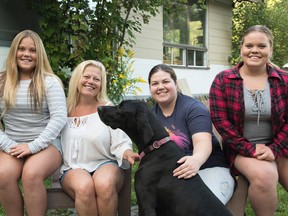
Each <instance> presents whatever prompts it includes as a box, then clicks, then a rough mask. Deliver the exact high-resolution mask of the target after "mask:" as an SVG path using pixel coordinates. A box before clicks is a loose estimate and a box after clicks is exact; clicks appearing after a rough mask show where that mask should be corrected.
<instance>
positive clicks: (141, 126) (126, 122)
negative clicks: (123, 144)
mask: <svg viewBox="0 0 288 216" xmlns="http://www.w3.org/2000/svg"><path fill="white" fill-rule="evenodd" d="M98 114H99V116H100V118H101V120H102V121H103V122H104V124H106V125H108V126H110V127H112V128H113V129H116V128H120V129H121V130H123V131H124V132H125V133H126V134H127V135H128V136H129V137H130V138H131V139H132V140H133V142H134V143H135V144H136V145H137V147H138V150H140V151H141V150H142V149H143V148H144V147H145V146H146V145H148V144H149V143H150V142H152V141H154V139H155V140H157V138H158V137H159V136H161V135H163V133H164V135H163V136H167V132H166V131H165V129H164V128H163V126H162V125H161V123H160V121H159V120H157V116H156V115H155V114H154V113H153V112H152V111H151V110H150V109H149V108H148V107H147V105H146V103H145V102H143V101H140V100H124V101H122V102H121V103H120V104H119V105H118V106H102V107H99V108H98ZM157 128H158V129H157ZM156 129H157V134H155V133H154V132H155V130H156ZM163 130H164V132H163ZM161 131H162V134H161ZM158 132H160V133H158ZM160 138H162V137H160Z"/></svg>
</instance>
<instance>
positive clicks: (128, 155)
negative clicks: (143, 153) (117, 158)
mask: <svg viewBox="0 0 288 216" xmlns="http://www.w3.org/2000/svg"><path fill="white" fill-rule="evenodd" d="M123 158H124V159H125V160H128V161H129V163H130V164H131V165H133V164H134V163H135V161H139V160H140V157H139V154H137V153H135V152H133V151H132V150H130V149H127V150H126V151H125V152H124V154H123Z"/></svg>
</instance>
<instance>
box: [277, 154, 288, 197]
mask: <svg viewBox="0 0 288 216" xmlns="http://www.w3.org/2000/svg"><path fill="white" fill-rule="evenodd" d="M276 163H277V166H278V173H279V182H280V184H281V185H282V186H283V187H284V188H285V190H286V191H287V192H288V171H287V170H288V158H287V157H281V158H279V159H277V161H276Z"/></svg>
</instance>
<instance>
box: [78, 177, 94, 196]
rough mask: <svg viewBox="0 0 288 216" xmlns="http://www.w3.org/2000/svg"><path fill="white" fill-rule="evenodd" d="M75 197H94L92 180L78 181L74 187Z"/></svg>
mask: <svg viewBox="0 0 288 216" xmlns="http://www.w3.org/2000/svg"><path fill="white" fill-rule="evenodd" d="M74 193H75V195H76V198H79V199H82V200H83V199H84V200H87V199H89V198H90V197H92V196H93V197H95V187H94V184H93V181H92V179H91V181H85V182H79V184H77V185H76V186H75V188H74Z"/></svg>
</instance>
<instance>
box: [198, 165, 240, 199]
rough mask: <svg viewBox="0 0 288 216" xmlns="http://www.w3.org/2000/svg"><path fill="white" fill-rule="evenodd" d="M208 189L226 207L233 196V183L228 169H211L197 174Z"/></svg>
mask: <svg viewBox="0 0 288 216" xmlns="http://www.w3.org/2000/svg"><path fill="white" fill-rule="evenodd" d="M198 174H199V175H200V177H201V179H202V180H203V181H204V183H205V184H206V185H207V186H208V187H209V189H210V190H211V191H212V192H213V193H214V194H215V195H216V196H217V197H218V199H219V200H220V201H221V202H222V203H223V204H224V205H226V203H227V202H228V201H229V200H230V198H231V197H232V195H233V192H234V187H235V181H234V178H233V177H232V175H231V174H230V170H229V168H225V167H211V168H206V169H203V170H200V171H199V172H198Z"/></svg>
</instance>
